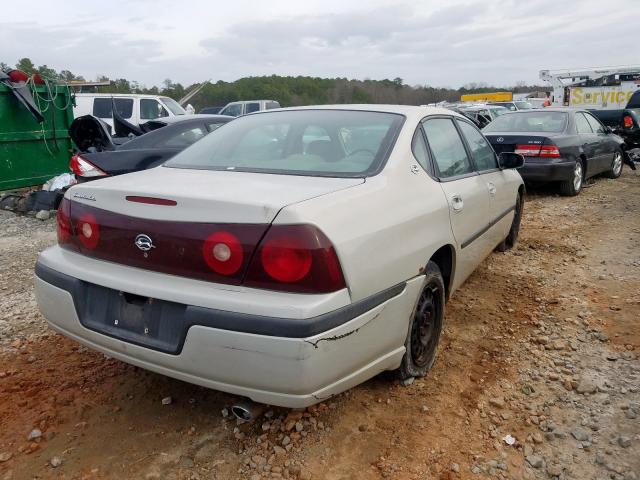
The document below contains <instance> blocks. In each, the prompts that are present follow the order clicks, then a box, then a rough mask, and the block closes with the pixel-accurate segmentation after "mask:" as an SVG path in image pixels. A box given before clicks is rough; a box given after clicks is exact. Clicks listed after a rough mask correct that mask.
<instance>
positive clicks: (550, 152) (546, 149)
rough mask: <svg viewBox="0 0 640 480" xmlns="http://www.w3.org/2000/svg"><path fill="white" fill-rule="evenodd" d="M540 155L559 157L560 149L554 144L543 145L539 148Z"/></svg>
mask: <svg viewBox="0 0 640 480" xmlns="http://www.w3.org/2000/svg"><path fill="white" fill-rule="evenodd" d="M540 156H541V157H547V158H549V157H551V158H558V157H560V150H559V149H558V147H556V146H555V145H543V146H542V148H541V149H540Z"/></svg>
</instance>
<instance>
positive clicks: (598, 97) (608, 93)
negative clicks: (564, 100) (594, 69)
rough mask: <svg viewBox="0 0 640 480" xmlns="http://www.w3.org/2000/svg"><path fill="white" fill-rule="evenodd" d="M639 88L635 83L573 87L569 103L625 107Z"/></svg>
mask: <svg viewBox="0 0 640 480" xmlns="http://www.w3.org/2000/svg"><path fill="white" fill-rule="evenodd" d="M637 89H638V85H636V84H635V83H628V84H623V85H620V86H616V87H572V88H571V97H570V99H569V105H570V106H572V107H584V108H605V109H623V108H624V107H625V106H626V105H627V103H628V102H629V99H630V98H631V95H633V92H635V91H636V90H637Z"/></svg>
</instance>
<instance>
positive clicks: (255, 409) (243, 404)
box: [231, 399, 266, 422]
mask: <svg viewBox="0 0 640 480" xmlns="http://www.w3.org/2000/svg"><path fill="white" fill-rule="evenodd" d="M265 408H266V406H265V405H263V404H261V403H254V402H252V401H251V400H249V399H244V400H241V401H239V402H237V403H235V404H233V405H232V406H231V413H233V415H234V416H235V417H236V418H237V419H239V420H242V421H244V422H251V421H253V420H255V419H256V418H258V417H259V416H260V415H261V414H262V412H264V410H265Z"/></svg>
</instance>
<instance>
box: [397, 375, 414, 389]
mask: <svg viewBox="0 0 640 480" xmlns="http://www.w3.org/2000/svg"><path fill="white" fill-rule="evenodd" d="M414 380H415V377H409V378H405V379H404V380H402V381H401V382H400V383H402V386H404V387H408V386H409V385H411V384H412V383H413V381H414Z"/></svg>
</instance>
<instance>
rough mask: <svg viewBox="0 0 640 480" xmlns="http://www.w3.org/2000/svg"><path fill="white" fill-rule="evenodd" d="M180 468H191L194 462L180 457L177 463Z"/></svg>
mask: <svg viewBox="0 0 640 480" xmlns="http://www.w3.org/2000/svg"><path fill="white" fill-rule="evenodd" d="M178 463H179V465H180V466H181V467H182V468H193V466H194V465H195V462H194V461H193V458H191V457H184V456H183V457H180V461H179V462H178Z"/></svg>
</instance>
